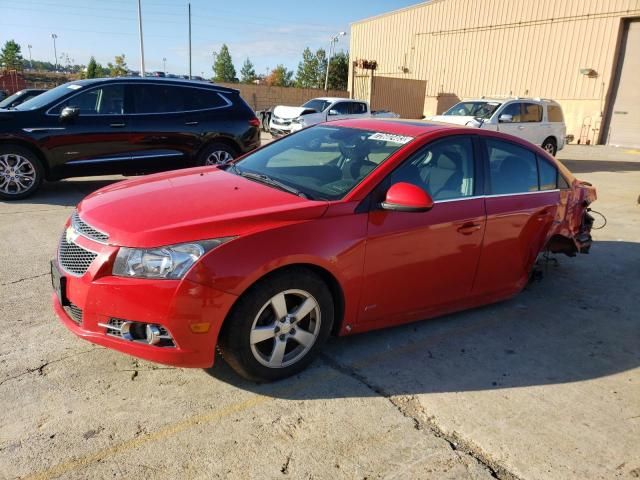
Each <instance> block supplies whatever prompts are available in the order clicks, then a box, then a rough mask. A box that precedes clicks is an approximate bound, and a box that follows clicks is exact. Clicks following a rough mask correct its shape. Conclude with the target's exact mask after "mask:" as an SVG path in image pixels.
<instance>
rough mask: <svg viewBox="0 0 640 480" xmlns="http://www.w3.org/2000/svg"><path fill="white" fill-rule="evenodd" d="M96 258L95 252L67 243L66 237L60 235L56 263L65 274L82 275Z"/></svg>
mask: <svg viewBox="0 0 640 480" xmlns="http://www.w3.org/2000/svg"><path fill="white" fill-rule="evenodd" d="M97 256H98V254H97V253H95V252H92V251H89V250H86V249H84V248H82V247H81V246H80V245H76V244H75V243H70V242H67V238H66V235H65V234H64V233H63V234H62V238H61V239H60V246H59V247H58V261H59V263H60V266H61V267H62V268H63V269H64V270H65V271H66V272H68V273H70V274H72V275H77V276H80V275H84V274H85V272H86V271H87V270H89V267H90V266H91V262H93V261H94V260H95V258H96V257H97Z"/></svg>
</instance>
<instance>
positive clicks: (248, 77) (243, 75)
mask: <svg viewBox="0 0 640 480" xmlns="http://www.w3.org/2000/svg"><path fill="white" fill-rule="evenodd" d="M257 78H258V76H257V75H256V70H255V68H253V63H251V60H249V58H247V59H246V60H245V61H244V63H243V64H242V69H241V70H240V81H241V82H242V83H253V82H254V81H255V80H257Z"/></svg>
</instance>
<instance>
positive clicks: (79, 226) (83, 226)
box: [71, 212, 109, 243]
mask: <svg viewBox="0 0 640 480" xmlns="http://www.w3.org/2000/svg"><path fill="white" fill-rule="evenodd" d="M71 225H72V226H73V229H74V230H75V231H76V232H78V233H79V234H80V235H83V236H85V237H88V238H90V239H91V240H95V241H96V242H100V243H107V241H108V240H109V235H107V234H106V233H104V232H101V231H99V230H96V229H95V228H93V227H92V226H91V225H89V224H87V223H86V222H85V221H84V220H82V219H81V218H80V215H78V212H74V213H73V215H71Z"/></svg>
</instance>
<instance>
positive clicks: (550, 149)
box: [542, 137, 558, 157]
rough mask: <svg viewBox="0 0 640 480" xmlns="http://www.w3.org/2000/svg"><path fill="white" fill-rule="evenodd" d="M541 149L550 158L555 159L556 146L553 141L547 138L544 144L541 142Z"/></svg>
mask: <svg viewBox="0 0 640 480" xmlns="http://www.w3.org/2000/svg"><path fill="white" fill-rule="evenodd" d="M542 149H543V150H545V151H546V152H547V153H548V154H549V155H551V156H552V157H555V156H556V152H557V151H558V145H557V144H556V141H555V139H553V138H551V137H549V138H547V139H546V140H545V141H544V142H542Z"/></svg>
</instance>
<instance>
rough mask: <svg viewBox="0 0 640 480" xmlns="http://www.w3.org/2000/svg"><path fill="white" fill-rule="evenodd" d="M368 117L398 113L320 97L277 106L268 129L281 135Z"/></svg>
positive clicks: (343, 100) (355, 101)
mask: <svg viewBox="0 0 640 480" xmlns="http://www.w3.org/2000/svg"><path fill="white" fill-rule="evenodd" d="M368 117H376V118H397V117H399V115H398V114H396V113H392V112H388V111H378V112H371V111H370V110H369V104H368V103H367V102H364V101H362V100H352V99H349V98H339V97H320V98H314V99H312V100H309V101H308V102H307V103H305V104H304V105H302V106H301V107H286V106H284V105H279V106H277V107H276V108H274V109H273V113H272V115H271V120H270V121H269V131H270V132H271V135H273V136H281V135H287V134H289V133H291V132H295V131H298V130H301V129H302V128H304V127H309V126H311V125H315V124H316V123H322V122H330V121H333V120H344V119H347V118H368Z"/></svg>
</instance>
